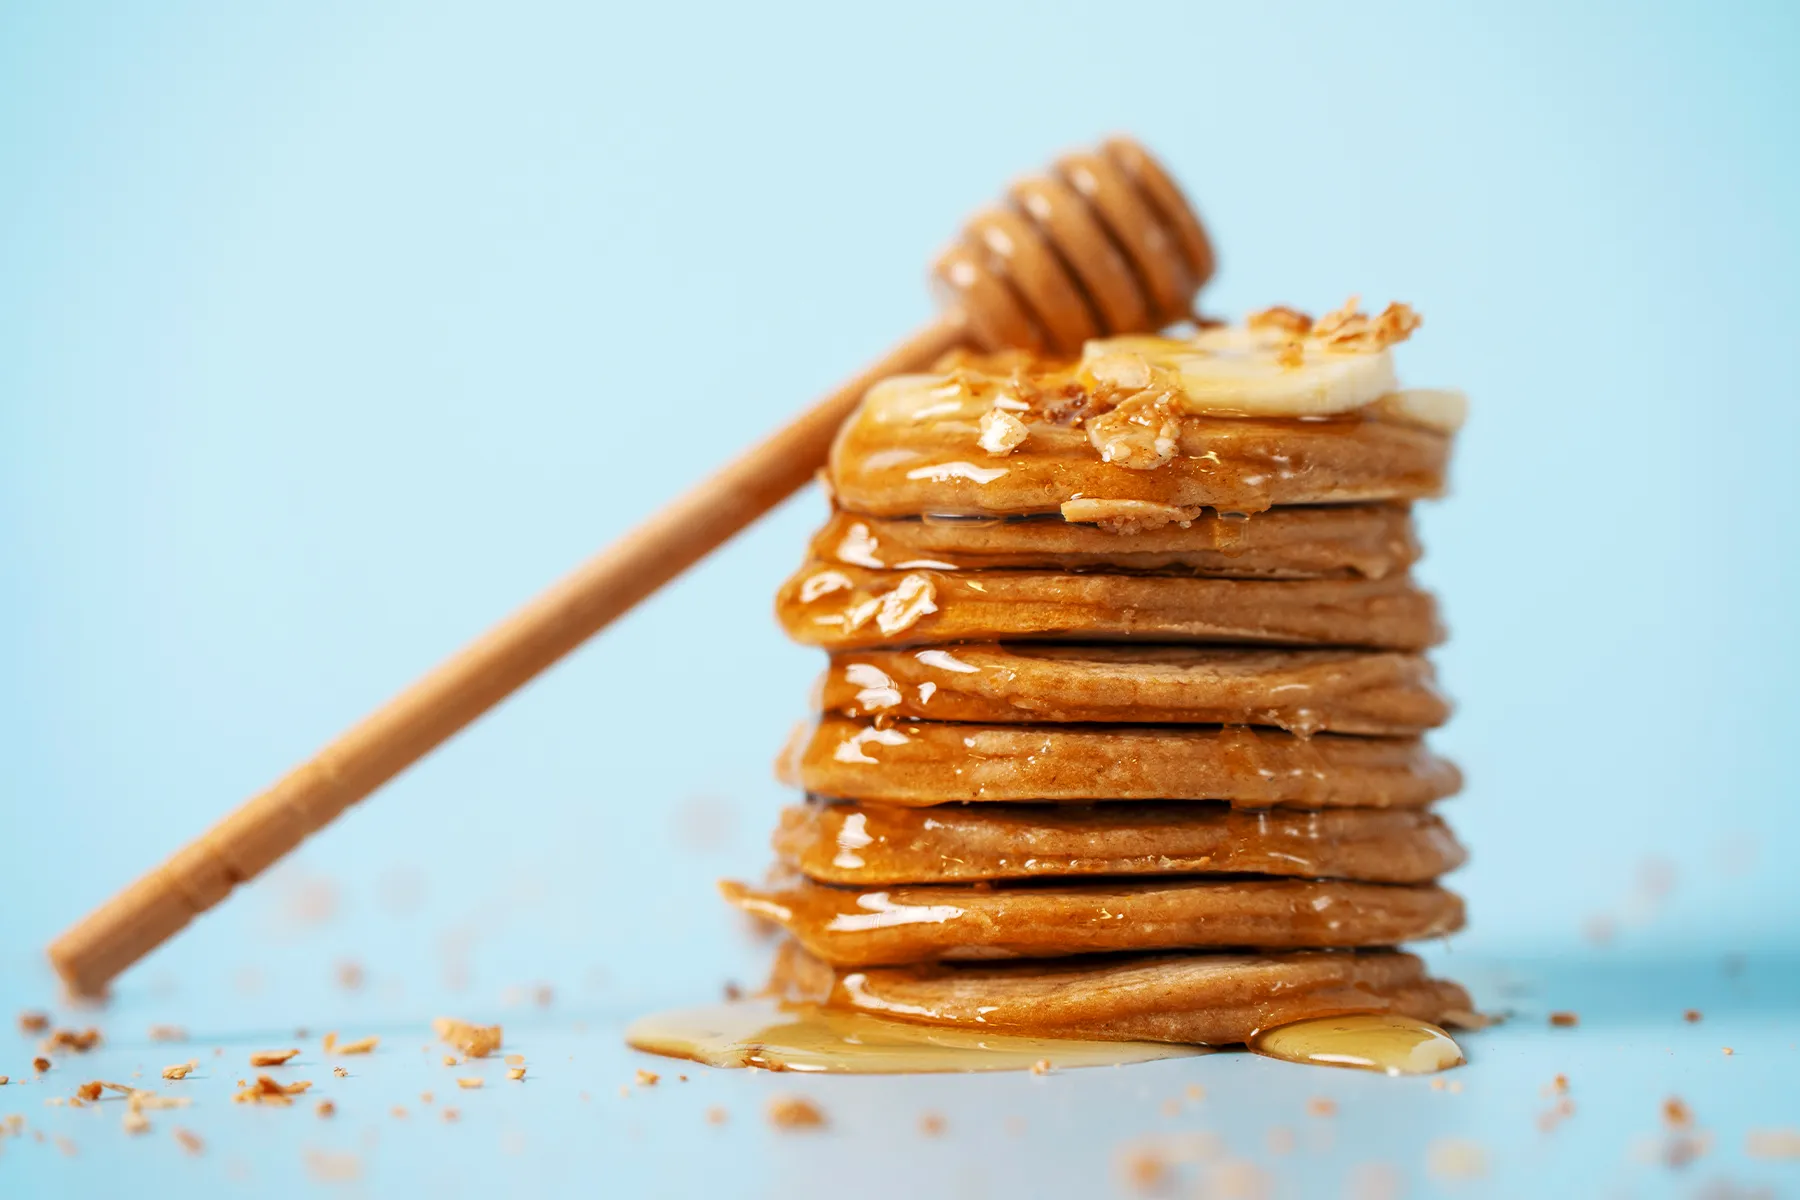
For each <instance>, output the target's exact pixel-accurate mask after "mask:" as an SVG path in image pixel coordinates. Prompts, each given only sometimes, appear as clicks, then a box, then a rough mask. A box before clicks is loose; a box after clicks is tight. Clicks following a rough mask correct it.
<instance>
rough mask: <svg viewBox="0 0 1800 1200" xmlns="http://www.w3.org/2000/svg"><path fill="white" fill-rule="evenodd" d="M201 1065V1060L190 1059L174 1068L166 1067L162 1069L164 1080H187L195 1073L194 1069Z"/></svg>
mask: <svg viewBox="0 0 1800 1200" xmlns="http://www.w3.org/2000/svg"><path fill="white" fill-rule="evenodd" d="M199 1065H200V1060H199V1059H197V1058H190V1059H188V1060H187V1061H186V1062H184V1063H176V1064H175V1065H174V1066H172V1067H164V1068H163V1069H162V1077H163V1078H164V1079H186V1078H187V1077H188V1076H189V1075H190V1074H191V1073H192V1072H193V1070H194V1068H195V1067H197V1066H199Z"/></svg>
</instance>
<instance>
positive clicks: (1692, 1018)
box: [1681, 1008, 1700, 1025]
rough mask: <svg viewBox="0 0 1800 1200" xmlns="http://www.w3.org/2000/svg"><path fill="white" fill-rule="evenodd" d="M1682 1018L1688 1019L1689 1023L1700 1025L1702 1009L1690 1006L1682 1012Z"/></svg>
mask: <svg viewBox="0 0 1800 1200" xmlns="http://www.w3.org/2000/svg"><path fill="white" fill-rule="evenodd" d="M1681 1019H1682V1020H1684V1021H1686V1022H1687V1023H1688V1024H1689V1025H1698V1024H1699V1023H1700V1010H1699V1009H1697V1008H1690V1009H1688V1010H1687V1011H1686V1012H1684V1013H1682V1014H1681Z"/></svg>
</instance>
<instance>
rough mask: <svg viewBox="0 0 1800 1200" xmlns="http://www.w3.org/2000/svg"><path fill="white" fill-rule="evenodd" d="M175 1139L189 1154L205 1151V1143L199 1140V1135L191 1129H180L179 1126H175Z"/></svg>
mask: <svg viewBox="0 0 1800 1200" xmlns="http://www.w3.org/2000/svg"><path fill="white" fill-rule="evenodd" d="M175 1140H176V1142H178V1143H179V1144H180V1146H181V1148H182V1149H183V1150H186V1151H187V1152H188V1153H189V1154H202V1153H205V1151H206V1143H205V1142H203V1141H201V1140H200V1135H199V1134H197V1133H195V1132H194V1131H193V1130H191V1129H182V1128H181V1127H180V1126H176V1128H175Z"/></svg>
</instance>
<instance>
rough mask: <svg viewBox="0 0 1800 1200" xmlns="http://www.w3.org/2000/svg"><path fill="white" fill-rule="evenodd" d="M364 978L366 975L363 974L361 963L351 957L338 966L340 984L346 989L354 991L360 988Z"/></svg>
mask: <svg viewBox="0 0 1800 1200" xmlns="http://www.w3.org/2000/svg"><path fill="white" fill-rule="evenodd" d="M363 979H364V975H363V969H362V964H361V963H359V962H355V961H352V960H350V959H345V960H344V961H343V962H341V963H339V964H338V968H337V981H338V986H339V987H341V988H343V989H344V990H345V991H350V992H354V991H355V990H356V989H357V988H360V987H361V986H362V985H363Z"/></svg>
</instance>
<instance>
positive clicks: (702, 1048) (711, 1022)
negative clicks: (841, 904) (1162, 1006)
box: [625, 999, 1210, 1075]
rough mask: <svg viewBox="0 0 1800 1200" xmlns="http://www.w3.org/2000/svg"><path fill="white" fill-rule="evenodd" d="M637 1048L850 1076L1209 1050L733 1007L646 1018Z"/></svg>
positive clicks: (1131, 1059)
mask: <svg viewBox="0 0 1800 1200" xmlns="http://www.w3.org/2000/svg"><path fill="white" fill-rule="evenodd" d="M625 1040H626V1042H628V1043H629V1044H630V1045H631V1046H632V1047H634V1048H635V1049H638V1050H645V1051H648V1052H649V1053H651V1054H661V1055H665V1056H667V1057H670V1058H687V1059H692V1060H694V1061H695V1062H702V1063H707V1064H708V1065H710V1066H715V1067H761V1068H762V1069H764V1070H766V1071H808V1072H831V1073H837V1074H845V1075H894V1074H925V1073H940V1072H947V1071H1029V1070H1031V1069H1032V1068H1033V1067H1034V1066H1035V1065H1036V1064H1038V1063H1040V1062H1043V1061H1045V1060H1048V1061H1049V1063H1050V1065H1051V1068H1052V1069H1054V1070H1062V1069H1064V1068H1067V1067H1098V1066H1114V1065H1117V1064H1120V1063H1137V1062H1151V1061H1154V1060H1156V1059H1161V1058H1185V1057H1191V1056H1193V1055H1198V1054H1207V1053H1210V1051H1209V1050H1208V1048H1207V1047H1205V1046H1182V1045H1174V1044H1171V1043H1167V1042H1094V1041H1075V1040H1071V1039H1064V1038H1038V1037H1022V1036H1018V1035H1015V1034H1005V1033H989V1032H985V1031H981V1030H974V1029H963V1028H953V1027H949V1026H941V1025H923V1024H913V1023H911V1022H906V1021H894V1020H889V1019H887V1018H884V1017H876V1016H870V1015H869V1014H867V1013H858V1012H848V1011H842V1010H838V1009H828V1008H819V1007H815V1006H812V1005H793V1004H783V1003H781V1002H779V1001H776V1000H769V999H750V1000H737V1001H732V1002H730V1003H726V1004H711V1005H707V1006H706V1007H704V1008H687V1009H678V1010H676V1011H674V1012H666V1013H658V1014H656V1015H655V1016H650V1017H644V1018H643V1019H641V1020H639V1021H636V1022H634V1023H633V1024H632V1026H631V1028H630V1029H628V1030H626V1032H625Z"/></svg>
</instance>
